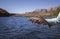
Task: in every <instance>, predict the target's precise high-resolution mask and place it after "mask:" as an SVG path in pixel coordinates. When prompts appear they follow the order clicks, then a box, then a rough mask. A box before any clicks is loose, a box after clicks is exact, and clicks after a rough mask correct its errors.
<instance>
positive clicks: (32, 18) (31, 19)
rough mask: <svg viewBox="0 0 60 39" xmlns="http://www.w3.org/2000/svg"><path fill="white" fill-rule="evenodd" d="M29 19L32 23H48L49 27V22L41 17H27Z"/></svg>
mask: <svg viewBox="0 0 60 39" xmlns="http://www.w3.org/2000/svg"><path fill="white" fill-rule="evenodd" d="M29 20H30V21H32V22H33V23H37V24H42V23H44V24H46V25H48V26H49V27H51V24H50V23H49V22H47V21H46V20H45V19H44V18H43V17H41V16H40V17H31V18H29Z"/></svg>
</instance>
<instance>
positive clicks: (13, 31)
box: [0, 17, 60, 39]
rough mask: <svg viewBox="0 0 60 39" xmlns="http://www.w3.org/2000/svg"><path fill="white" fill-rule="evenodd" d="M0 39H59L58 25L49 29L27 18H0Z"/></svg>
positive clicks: (59, 29)
mask: <svg viewBox="0 0 60 39" xmlns="http://www.w3.org/2000/svg"><path fill="white" fill-rule="evenodd" d="M0 39H60V25H59V24H58V25H54V26H52V27H51V28H49V27H48V26H47V25H43V24H35V23H32V22H31V21H29V20H28V19H27V17H0Z"/></svg>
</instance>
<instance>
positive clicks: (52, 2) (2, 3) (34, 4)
mask: <svg viewBox="0 0 60 39" xmlns="http://www.w3.org/2000/svg"><path fill="white" fill-rule="evenodd" d="M55 6H60V0H0V8H3V9H6V10H7V11H8V12H12V13H24V12H30V11H33V10H35V9H47V8H51V7H55Z"/></svg>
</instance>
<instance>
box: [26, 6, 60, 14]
mask: <svg viewBox="0 0 60 39" xmlns="http://www.w3.org/2000/svg"><path fill="white" fill-rule="evenodd" d="M58 7H60V6H57V7H53V8H49V9H35V10H34V11H32V12H27V13H29V14H30V13H35V14H36V13H37V14H38V13H40V14H42V13H53V12H55V11H56V10H57V8H58Z"/></svg>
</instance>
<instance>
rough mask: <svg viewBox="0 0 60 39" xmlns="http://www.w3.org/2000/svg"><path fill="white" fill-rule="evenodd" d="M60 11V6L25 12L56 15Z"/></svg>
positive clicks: (37, 14) (28, 13) (31, 14)
mask: <svg viewBox="0 0 60 39" xmlns="http://www.w3.org/2000/svg"><path fill="white" fill-rule="evenodd" d="M59 11H60V6H57V7H53V8H49V9H36V10H34V11H32V12H27V13H25V16H52V17H55V16H56V15H57V14H58V12H59Z"/></svg>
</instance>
